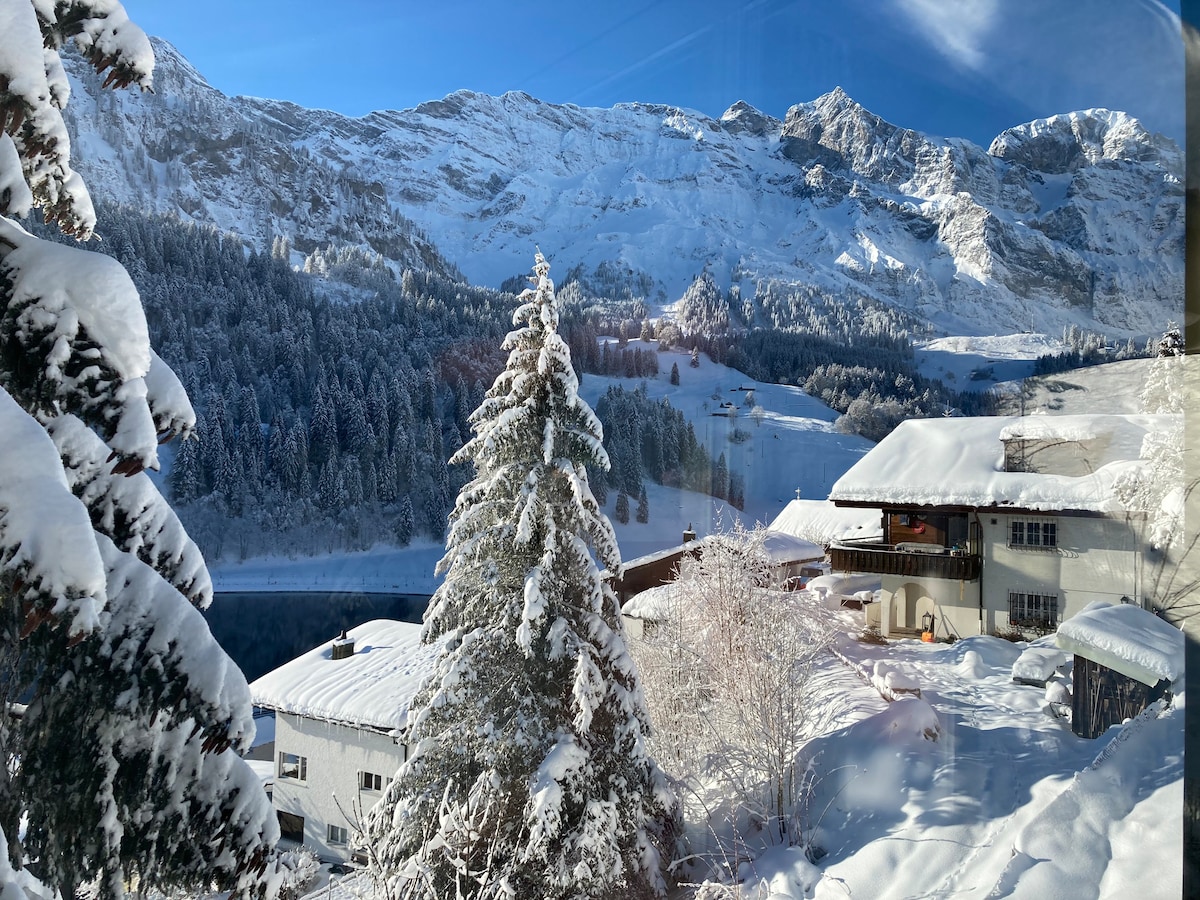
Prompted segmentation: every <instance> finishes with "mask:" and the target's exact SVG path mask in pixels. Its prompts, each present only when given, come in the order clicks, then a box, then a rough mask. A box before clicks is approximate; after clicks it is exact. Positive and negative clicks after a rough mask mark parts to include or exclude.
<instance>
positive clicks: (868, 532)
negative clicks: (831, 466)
mask: <svg viewBox="0 0 1200 900" xmlns="http://www.w3.org/2000/svg"><path fill="white" fill-rule="evenodd" d="M882 522H883V513H882V512H881V511H880V510H878V509H870V508H867V507H850V506H837V505H836V504H833V503H831V502H830V501H828V500H792V501H791V502H790V503H788V505H787V506H785V507H784V508H783V511H782V512H781V513H780V514H779V515H777V516H776V517H775V520H774V521H773V522H771V524H770V525H768V526H767V528H768V529H769V530H771V531H776V532H782V533H784V534H792V535H795V536H796V537H799V538H804V539H805V540H808V541H812V542H814V543H817V544H830V543H832V542H833V541H850V540H866V539H871V538H881V537H883V524H882Z"/></svg>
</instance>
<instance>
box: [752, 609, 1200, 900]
mask: <svg viewBox="0 0 1200 900" xmlns="http://www.w3.org/2000/svg"><path fill="white" fill-rule="evenodd" d="M844 615H845V616H846V617H847V621H850V617H852V616H853V615H855V614H852V613H845V614H844ZM1024 646H1025V645H1023V644H1012V643H1009V642H1008V641H1004V640H1002V639H1000V638H994V637H987V636H982V637H972V638H967V639H965V640H962V641H959V642H957V643H955V644H951V645H945V644H923V643H921V642H920V641H916V640H899V641H893V642H891V643H889V644H887V645H886V646H878V645H872V644H862V643H858V642H857V641H855V640H853V639H852V638H850V637H849V636H843V637H842V638H841V639H840V640H839V641H838V644H837V647H836V649H837V651H838V653H839V654H840V655H841V656H842V657H844V660H842V659H837V658H836V657H832V658H831V661H830V662H829V665H830V666H831V667H834V668H837V667H843V668H847V669H849V670H851V671H853V670H854V669H856V668H857V669H861V670H863V671H865V672H868V673H869V672H870V671H871V669H872V668H873V666H874V663H875V662H876V661H877V660H884V661H886V662H888V663H890V664H892V665H894V666H897V667H899V668H900V669H901V670H902V671H903V672H905V673H906V674H908V675H909V676H910V677H911V678H912V679H913V680H915V681H916V682H917V684H918V685H919V686H920V688H921V698H920V699H915V698H913V699H910V698H904V699H901V700H898V701H896V702H894V703H891V704H884V703H883V701H882V700H880V699H879V695H878V694H877V693H876V692H875V691H874V689H873V688H871V687H870V685H869V684H868V683H867V681H866V680H864V679H862V678H858V679H856V680H855V681H854V682H853V683H852V684H850V685H849V687H848V688H847V686H846V685H847V683H846V681H845V680H844V679H839V686H840V687H842V688H843V690H842V691H839V693H838V695H836V696H834V695H830V696H828V697H827V698H826V702H829V703H836V704H838V705H839V706H841V705H843V704H844V705H845V706H846V707H850V708H853V709H855V710H857V711H858V712H859V714H860V715H859V717H858V718H857V719H856V720H855V721H854V722H852V723H850V724H847V725H845V726H843V727H840V728H838V729H837V730H835V731H832V732H830V733H828V734H826V735H825V736H823V737H821V738H818V739H817V740H815V741H813V742H812V743H811V744H810V746H809V748H808V751H807V752H808V754H809V755H811V756H812V757H813V758H815V760H816V767H817V770H818V772H819V774H820V780H819V782H818V784H817V787H816V792H815V796H814V798H813V804H812V809H811V818H812V819H813V821H814V827H815V834H814V841H815V844H816V845H817V846H819V847H820V848H821V849H822V850H823V851H824V852H825V853H826V854H827V855H826V856H825V857H824V858H822V859H821V860H820V865H819V866H813V865H812V864H810V863H808V862H807V861H806V860H805V858H804V854H803V852H802V851H800V850H796V849H783V848H775V849H773V850H770V851H768V852H767V853H766V854H764V855H763V856H762V857H761V858H760V859H759V860H758V863H757V865H756V866H755V867H754V869H753V870H752V871H750V870H748V871H746V872H745V873H744V874H746V875H747V876H748V878H747V885H746V887H747V890H746V891H745V894H744V896H746V897H754V898H762V900H766V898H780V900H782V898H801V897H806V898H807V897H812V898H822V900H823V898H835V897H836V898H844V897H860V898H874V900H884V898H917V897H938V898H955V897H961V898H969V897H979V898H995V897H1018V898H1030V900H1043V898H1080V900H1082V898H1098V897H1111V898H1122V897H1130V896H1137V897H1138V898H1139V900H1151V898H1164V900H1165V898H1175V897H1179V896H1181V890H1182V883H1181V870H1182V862H1181V861H1182V841H1183V828H1182V804H1183V781H1182V778H1183V695H1182V693H1180V694H1178V695H1177V696H1176V697H1175V699H1174V701H1173V702H1172V703H1171V704H1169V705H1164V708H1161V709H1160V708H1155V707H1152V708H1151V710H1149V711H1147V712H1146V713H1143V714H1142V715H1141V716H1139V717H1138V718H1136V719H1133V720H1131V721H1130V722H1128V723H1127V724H1126V725H1125V726H1123V727H1122V726H1114V727H1113V728H1111V729H1109V731H1108V732H1107V733H1106V734H1105V735H1103V736H1101V737H1100V738H1098V739H1096V740H1084V739H1082V738H1078V737H1076V736H1075V735H1073V734H1072V733H1071V731H1070V728H1069V726H1068V725H1067V724H1066V721H1065V720H1064V719H1060V718H1056V717H1054V716H1053V715H1052V714H1051V713H1050V712H1049V710H1048V704H1047V702H1046V700H1045V699H1044V690H1043V689H1042V688H1039V687H1030V686H1026V685H1020V684H1015V683H1014V682H1013V680H1012V665H1013V662H1014V661H1015V660H1016V659H1017V658H1018V656H1019V655H1020V653H1021V650H1022V648H1023V647H1024ZM1179 688H1180V690H1181V691H1182V684H1180V685H1179ZM873 705H874V706H873ZM933 722H936V729H935V728H932V727H931V724H932V723H933ZM931 733H932V736H934V737H935V738H936V739H932V740H931V739H930V737H931Z"/></svg>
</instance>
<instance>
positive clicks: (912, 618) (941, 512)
mask: <svg viewBox="0 0 1200 900" xmlns="http://www.w3.org/2000/svg"><path fill="white" fill-rule="evenodd" d="M1167 424H1168V422H1167V417H1163V416H1138V415H1071V416H1045V415H1042V416H1027V417H1019V416H1010V417H977V418H943V419H920V420H910V421H907V422H903V423H901V424H900V426H899V427H898V428H896V430H895V431H893V432H892V433H891V434H890V435H888V436H887V437H886V438H884V439H883V440H882V441H880V443H879V444H878V445H876V446H875V447H874V448H873V449H872V450H871V451H870V452H869V453H867V455H866V456H864V457H863V458H862V460H860V461H859V462H858V463H857V464H856V465H855V466H854V467H853V468H851V469H850V470H849V471H848V472H847V473H846V474H845V475H844V476H842V478H841V479H839V480H838V481H837V483H835V484H834V486H833V489H832V490H831V491H830V500H832V501H833V502H834V503H836V504H837V505H838V506H843V507H877V508H880V509H881V510H882V522H881V524H882V528H883V535H882V537H881V538H877V539H867V540H861V541H850V540H844V541H838V542H835V543H834V544H833V546H832V547H831V551H830V556H831V562H832V564H833V567H834V569H835V571H850V572H869V573H875V574H878V575H880V577H881V582H882V591H881V595H880V596H881V602H880V603H879V604H878V605H877V608H876V609H873V610H871V612H872V613H873V617H874V618H875V619H876V620H877V624H878V625H879V627H880V630H881V631H882V632H883V634H885V635H887V634H891V633H894V632H897V631H908V630H924V629H925V628H928V627H929V626H932V630H933V632H934V634H935V635H936V636H937V637H947V636H956V637H963V636H966V635H972V634H980V633H994V632H998V631H1009V630H1012V629H1017V630H1020V631H1023V632H1026V633H1035V632H1045V631H1053V630H1054V629H1055V628H1057V626H1058V625H1059V624H1060V623H1061V622H1062V621H1064V620H1065V619H1067V618H1069V617H1070V616H1072V615H1075V614H1076V613H1077V612H1079V611H1080V610H1082V609H1083V608H1084V607H1085V606H1087V605H1088V604H1089V603H1091V602H1092V601H1095V600H1106V601H1109V602H1114V603H1119V602H1122V601H1124V602H1127V603H1128V602H1132V603H1135V604H1139V605H1142V604H1144V603H1146V601H1147V598H1146V596H1145V594H1146V578H1147V573H1148V572H1149V571H1151V570H1152V569H1153V567H1154V566H1155V564H1156V561H1155V559H1154V553H1155V551H1153V550H1152V549H1151V547H1150V546H1149V541H1148V540H1147V534H1146V531H1147V529H1146V524H1145V522H1146V520H1145V516H1144V514H1142V513H1139V512H1137V511H1133V510H1128V509H1125V508H1124V507H1123V506H1122V505H1121V503H1120V502H1119V501H1118V499H1117V497H1116V493H1115V491H1114V482H1115V481H1116V479H1118V478H1120V477H1121V476H1122V473H1127V472H1129V470H1130V469H1131V468H1132V467H1137V466H1140V465H1142V463H1141V462H1140V461H1139V460H1138V456H1139V454H1140V451H1141V446H1142V440H1143V438H1144V437H1145V436H1146V434H1147V433H1148V432H1150V431H1156V430H1162V429H1164V428H1165V427H1166V426H1167ZM868 621H869V622H870V621H871V620H870V619H869V620H868Z"/></svg>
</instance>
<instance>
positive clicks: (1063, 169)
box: [70, 42, 1183, 332]
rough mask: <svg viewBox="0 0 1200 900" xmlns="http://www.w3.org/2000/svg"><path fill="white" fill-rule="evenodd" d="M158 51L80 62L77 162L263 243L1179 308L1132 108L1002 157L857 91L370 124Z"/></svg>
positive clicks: (925, 298) (668, 279)
mask: <svg viewBox="0 0 1200 900" xmlns="http://www.w3.org/2000/svg"><path fill="white" fill-rule="evenodd" d="M156 50H157V53H158V58H159V63H158V71H157V73H156V93H155V94H153V95H143V96H133V95H129V94H114V93H111V92H100V91H99V90H98V89H97V86H96V84H95V81H94V79H92V78H91V77H90V76H89V75H88V74H87V73H85V72H83V71H82V67H75V68H74V71H73V72H72V81H73V87H74V90H75V99H74V100H73V102H72V104H71V106H70V113H71V122H70V124H71V126H72V128H73V133H74V134H75V155H76V157H77V158H78V166H79V168H80V170H81V171H83V173H84V174H85V176H86V177H87V178H88V179H89V182H90V184H91V185H92V187H93V190H94V191H95V192H96V193H97V194H99V195H101V196H104V197H107V198H109V199H113V200H117V201H121V202H126V203H131V204H136V205H139V206H142V207H144V208H148V209H154V210H159V211H168V210H173V211H177V212H178V213H179V214H180V215H183V216H185V217H191V218H194V219H196V220H199V221H204V222H211V223H214V224H216V225H218V226H220V227H222V228H226V229H231V230H234V231H237V232H239V233H241V234H243V235H244V236H245V237H246V238H247V239H248V240H250V241H252V242H254V243H256V244H257V245H259V246H267V245H269V243H270V241H271V240H272V238H274V237H275V236H276V235H287V236H288V237H290V238H291V240H292V243H293V246H294V247H296V248H297V249H299V250H301V251H308V250H311V249H312V248H314V247H317V246H320V245H323V244H327V243H330V242H333V243H339V242H345V243H352V244H359V245H364V246H370V247H371V248H373V249H374V250H376V251H377V252H379V253H381V254H383V255H384V256H387V257H388V258H390V259H393V260H396V261H397V262H398V263H400V264H401V265H408V266H426V267H432V268H435V269H441V270H444V271H451V270H453V269H454V267H455V266H457V267H458V268H459V269H461V271H462V272H464V273H465V274H466V275H467V276H468V277H469V278H470V279H471V280H472V281H476V282H480V283H485V284H492V285H496V284H499V282H500V281H501V280H503V279H504V278H505V277H507V276H510V275H513V274H515V273H518V272H522V271H525V270H526V269H527V268H528V264H529V259H530V258H531V254H532V252H533V245H534V244H535V243H537V244H539V245H540V246H541V248H542V250H543V251H544V252H546V253H547V255H549V256H550V257H551V259H552V260H554V261H556V262H558V263H559V266H560V268H559V271H560V273H561V272H565V271H567V270H568V269H569V268H572V267H574V266H577V265H582V266H583V267H584V268H585V269H595V268H596V267H609V268H612V267H613V266H614V265H616V266H617V267H620V268H622V269H627V270H631V271H633V272H635V273H648V275H649V276H650V277H651V278H652V279H653V280H654V283H655V284H656V285H657V286H658V291H657V292H656V293H657V295H658V299H661V300H670V299H674V298H676V297H678V296H679V295H680V294H681V293H682V291H683V289H684V288H685V287H686V285H687V284H688V283H690V281H691V279H692V278H693V277H694V276H695V275H696V274H698V273H699V272H701V271H703V270H704V269H706V268H707V269H708V270H709V271H711V272H713V273H714V274H715V275H716V276H717V278H718V280H719V281H728V280H736V281H740V282H742V283H743V295H750V294H752V293H753V290H752V287H753V283H754V281H755V280H757V279H760V278H772V279H780V280H783V281H797V282H804V283H806V284H808V285H813V286H816V287H817V288H819V289H820V290H822V291H824V292H825V293H827V294H830V295H832V296H839V295H846V296H862V295H866V296H869V297H874V298H877V299H882V300H885V301H887V302H889V303H892V304H895V305H897V306H901V307H903V308H905V309H907V310H909V311H910V312H912V313H913V314H914V315H916V316H918V317H923V318H925V319H927V320H929V321H930V322H932V323H934V324H935V325H936V326H938V327H942V328H944V329H948V330H950V331H973V332H987V331H997V330H1004V331H1011V330H1023V329H1031V328H1032V329H1036V330H1049V331H1053V332H1056V331H1057V330H1058V329H1059V328H1061V326H1062V325H1064V324H1068V323H1076V324H1080V325H1084V326H1088V327H1099V328H1103V329H1107V330H1109V331H1112V332H1120V331H1130V332H1144V331H1147V330H1152V329H1154V328H1157V327H1158V326H1159V325H1160V324H1161V323H1162V322H1163V321H1165V320H1166V319H1167V318H1168V317H1171V316H1178V315H1179V310H1180V308H1181V297H1182V279H1183V191H1182V186H1181V178H1182V159H1181V155H1180V153H1179V151H1178V149H1177V148H1175V147H1174V145H1173V144H1171V143H1170V142H1169V141H1167V140H1166V139H1165V138H1162V137H1161V136H1157V135H1150V134H1148V133H1147V132H1146V131H1145V129H1143V128H1142V127H1141V126H1140V125H1139V124H1138V123H1137V121H1136V120H1134V119H1132V118H1130V117H1129V116H1127V115H1124V114H1123V113H1116V112H1109V111H1106V110H1091V111H1086V112H1079V113H1071V114H1069V115H1064V116H1056V117H1053V118H1051V119H1047V120H1043V121H1039V122H1033V123H1029V124H1027V125H1022V126H1019V127H1016V128H1012V129H1009V130H1007V131H1005V132H1004V133H1003V134H1001V135H1000V136H999V137H997V138H996V140H995V141H993V143H992V145H991V147H990V148H989V149H988V150H987V151H985V150H983V149H982V148H980V147H978V146H976V145H974V144H971V143H969V142H967V141H963V140H956V139H942V138H934V137H930V136H928V135H924V134H921V133H920V132H916V131H913V130H910V129H905V128H901V127H897V126H895V125H892V124H890V123H888V122H886V121H884V120H882V119H880V118H879V117H878V116H875V115H873V114H871V113H870V112H868V111H867V110H865V109H863V108H862V107H861V106H860V105H859V104H857V103H855V102H854V101H853V100H852V99H851V98H850V97H848V96H847V95H846V94H845V93H844V92H843V91H841V90H840V89H837V90H834V91H832V92H831V93H829V94H826V95H825V96H823V97H820V98H818V99H817V100H815V101H812V102H811V103H801V104H799V105H797V106H795V107H793V108H792V109H791V110H790V111H789V113H788V115H787V117H786V118H785V120H784V121H783V122H780V121H779V120H778V119H774V118H772V117H770V116H767V115H765V114H763V113H761V112H759V111H758V110H755V109H754V108H753V107H750V106H749V105H748V104H745V103H737V104H734V105H733V106H732V107H730V109H729V110H728V111H727V112H726V113H725V114H724V115H723V116H722V117H721V118H720V119H712V118H709V117H707V116H704V115H701V114H698V113H695V112H692V111H688V110H682V109H677V108H674V107H668V106H661V105H649V104H628V105H619V106H616V107H614V108H612V109H584V108H580V107H575V106H570V105H567V106H556V105H552V104H548V103H543V102H541V101H538V100H536V99H535V98H533V97H530V96H528V95H526V94H522V93H510V94H505V95H504V96H502V97H490V96H485V95H480V94H474V93H471V92H468V91H460V92H457V93H454V94H451V95H449V96H448V97H445V98H443V99H441V100H435V101H431V102H428V103H423V104H421V105H420V106H418V107H417V108H416V109H411V110H404V111H383V112H376V113H372V114H370V115H368V116H364V117H361V118H349V117H345V116H341V115H338V114H336V113H332V112H329V111H324V110H308V109H302V108H300V107H297V106H295V105H293V104H290V103H285V102H281V101H273V100H261V99H252V98H243V97H235V98H229V97H225V96H223V95H222V94H220V93H219V92H218V91H216V90H214V89H213V88H212V87H210V86H209V85H208V84H206V83H205V81H204V79H203V78H202V77H201V76H200V75H199V74H198V73H197V72H196V71H195V70H194V69H193V68H192V67H191V66H190V65H188V63H187V62H186V61H185V60H183V59H182V58H181V57H180V56H179V55H178V54H177V53H176V52H175V51H174V50H173V48H171V47H170V46H169V45H166V44H163V43H161V42H160V43H157V44H156ZM643 280H644V279H643Z"/></svg>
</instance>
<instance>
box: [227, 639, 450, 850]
mask: <svg viewBox="0 0 1200 900" xmlns="http://www.w3.org/2000/svg"><path fill="white" fill-rule="evenodd" d="M439 651H440V647H439V646H437V645H433V646H429V645H425V644H422V643H421V626H420V625H415V624H412V623H409V622H396V621H392V620H389V619H377V620H375V621H372V622H367V623H365V624H363V625H359V626H358V627H357V628H352V629H350V630H349V631H348V632H346V634H345V635H344V636H343V637H340V638H337V639H335V640H331V641H328V642H326V643H324V644H322V645H321V646H319V647H316V648H314V649H313V650H310V651H309V652H308V653H305V654H304V655H303V656H299V657H297V658H296V659H294V660H292V661H291V662H289V663H286V664H284V665H282V666H280V667H279V668H278V669H275V670H274V671H272V672H268V673H267V674H266V675H264V676H262V677H261V678H259V679H258V680H257V681H255V682H254V683H253V684H251V685H250V693H251V698H252V700H253V702H254V704H255V706H259V707H264V708H266V709H271V710H274V711H275V784H274V791H273V793H272V803H273V804H274V806H275V809H276V813H277V815H278V816H279V825H280V831H281V832H282V834H283V837H284V838H287V839H290V840H293V841H296V842H297V843H303V844H307V845H308V846H310V847H312V848H313V849H314V850H316V851H317V853H318V854H319V855H320V856H321V858H322V859H326V860H331V861H346V860H348V859H349V858H350V847H349V842H350V833H351V829H352V828H353V826H354V823H353V822H352V821H351V819H352V818H353V817H354V816H355V815H356V812H357V814H361V813H362V812H363V811H365V810H367V809H370V808H371V807H372V806H374V805H375V803H377V802H378V801H379V800H380V799H381V798H382V796H383V789H384V788H385V787H386V786H387V783H388V782H389V781H391V779H392V776H393V775H394V774H395V772H396V770H397V769H398V768H399V767H400V765H401V764H402V763H403V762H404V761H405V759H406V758H407V753H408V749H407V744H406V743H405V735H406V731H407V725H408V711H409V704H410V703H411V701H412V698H413V697H414V696H415V694H416V692H417V689H418V688H419V687H420V685H421V682H422V681H423V680H424V679H425V677H426V676H427V675H428V674H429V673H430V672H431V671H432V669H433V665H434V662H435V660H436V659H437V656H438V653H439Z"/></svg>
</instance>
